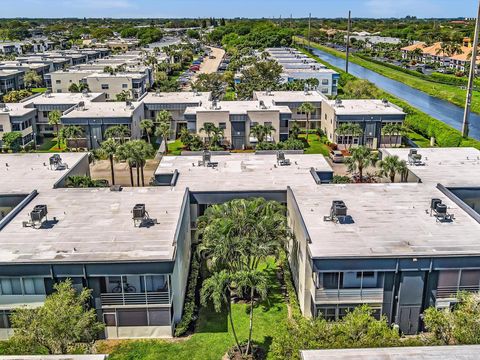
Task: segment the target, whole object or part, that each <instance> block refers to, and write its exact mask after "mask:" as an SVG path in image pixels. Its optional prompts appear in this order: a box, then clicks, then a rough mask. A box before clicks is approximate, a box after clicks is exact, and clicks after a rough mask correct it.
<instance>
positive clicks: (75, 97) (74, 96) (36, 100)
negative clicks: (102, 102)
mask: <svg viewBox="0 0 480 360" xmlns="http://www.w3.org/2000/svg"><path fill="white" fill-rule="evenodd" d="M102 95H103V93H87V94H86V95H84V94H82V93H50V94H42V95H38V96H35V97H32V98H31V99H29V100H27V101H25V102H22V103H21V104H25V105H26V104H34V105H55V104H67V105H68V104H72V106H73V105H75V104H78V103H79V102H80V101H83V102H85V103H86V102H91V101H95V99H97V98H98V97H100V96H102Z"/></svg>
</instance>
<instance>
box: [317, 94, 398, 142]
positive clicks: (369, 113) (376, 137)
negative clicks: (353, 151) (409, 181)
mask: <svg viewBox="0 0 480 360" xmlns="http://www.w3.org/2000/svg"><path fill="white" fill-rule="evenodd" d="M405 116H406V114H405V113H404V112H403V110H402V109H401V108H400V107H398V106H396V105H394V104H392V103H390V102H389V101H387V100H339V99H337V100H323V102H322V114H321V126H322V130H323V131H324V133H325V134H326V136H327V138H328V140H329V141H331V142H334V143H336V144H338V145H339V146H340V147H342V148H346V147H350V146H358V145H365V146H367V147H369V148H373V149H376V148H378V147H380V146H383V147H385V146H397V145H399V143H398V141H401V139H399V138H398V137H395V136H391V135H392V134H384V133H383V132H382V128H383V127H384V126H385V125H386V124H399V125H402V124H403V121H404V120H405ZM342 124H356V125H359V127H360V129H361V133H352V134H343V133H338V132H337V129H338V128H339V127H340V126H341V125H342Z"/></svg>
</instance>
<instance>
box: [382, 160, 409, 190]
mask: <svg viewBox="0 0 480 360" xmlns="http://www.w3.org/2000/svg"><path fill="white" fill-rule="evenodd" d="M378 166H379V167H380V172H379V174H380V176H385V177H388V178H389V179H390V182H392V183H394V182H395V177H396V175H397V174H398V173H400V174H403V173H404V172H405V171H407V163H406V162H405V160H400V158H399V157H398V156H397V155H393V156H386V157H385V158H384V159H382V160H381V161H379V163H378Z"/></svg>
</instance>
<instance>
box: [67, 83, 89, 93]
mask: <svg viewBox="0 0 480 360" xmlns="http://www.w3.org/2000/svg"><path fill="white" fill-rule="evenodd" d="M84 90H86V91H89V88H88V84H85V83H79V84H75V83H72V85H70V86H69V88H68V91H69V92H71V93H81V92H83V91H84Z"/></svg>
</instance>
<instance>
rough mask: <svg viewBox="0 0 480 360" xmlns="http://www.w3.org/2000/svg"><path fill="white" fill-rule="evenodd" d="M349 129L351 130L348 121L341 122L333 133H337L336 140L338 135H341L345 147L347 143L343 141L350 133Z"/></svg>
mask: <svg viewBox="0 0 480 360" xmlns="http://www.w3.org/2000/svg"><path fill="white" fill-rule="evenodd" d="M350 130H351V124H350V123H343V124H340V125H339V126H338V127H337V128H336V129H335V133H336V134H337V142H338V137H339V136H341V137H342V144H343V145H345V147H347V146H346V145H348V144H347V143H348V142H347V143H345V138H346V136H347V135H350Z"/></svg>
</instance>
